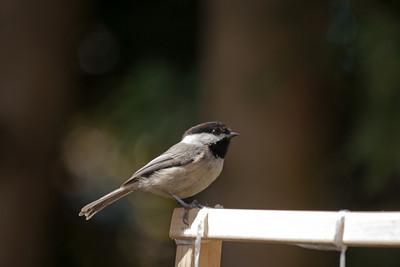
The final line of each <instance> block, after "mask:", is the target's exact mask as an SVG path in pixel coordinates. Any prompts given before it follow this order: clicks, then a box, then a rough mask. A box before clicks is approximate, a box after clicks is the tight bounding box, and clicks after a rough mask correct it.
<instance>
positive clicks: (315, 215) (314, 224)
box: [170, 208, 400, 267]
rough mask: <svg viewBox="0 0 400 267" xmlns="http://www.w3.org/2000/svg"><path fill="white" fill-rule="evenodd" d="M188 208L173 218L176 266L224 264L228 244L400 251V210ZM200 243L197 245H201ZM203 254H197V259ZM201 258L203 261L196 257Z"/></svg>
mask: <svg viewBox="0 0 400 267" xmlns="http://www.w3.org/2000/svg"><path fill="white" fill-rule="evenodd" d="M183 213H184V210H183V209H180V208H179V209H175V210H174V212H173V215H172V220H171V228H170V237H171V238H172V239H174V240H175V242H176V245H177V249H176V261H175V266H179V267H192V266H195V262H197V265H198V266H201V267H205V266H208V267H217V266H220V261H221V248H222V242H224V241H229V242H267V243H285V244H294V245H301V246H304V247H308V248H315V249H336V250H344V249H345V248H346V247H356V246H362V247H400V212H350V211H341V212H330V211H279V210H238V209H211V208H206V209H202V210H198V209H193V210H191V211H190V212H189V217H188V218H189V219H188V225H186V224H185V223H184V222H183V219H182V218H183ZM196 240H197V247H196ZM196 253H197V255H196ZM196 257H197V258H196Z"/></svg>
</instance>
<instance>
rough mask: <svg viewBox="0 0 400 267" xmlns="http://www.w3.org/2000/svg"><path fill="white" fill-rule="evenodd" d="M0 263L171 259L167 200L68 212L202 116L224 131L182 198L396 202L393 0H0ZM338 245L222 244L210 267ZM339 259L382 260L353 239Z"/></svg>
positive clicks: (161, 262)
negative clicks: (201, 184) (221, 154)
mask: <svg viewBox="0 0 400 267" xmlns="http://www.w3.org/2000/svg"><path fill="white" fill-rule="evenodd" d="M0 5H1V7H0V59H1V60H0V266H16V267H19V266H61V267H63V266H68V267H74V266H99V267H100V266H121V267H125V266H126V267H128V266H130V267H132V266H141V267H142V266H144V267H147V266H173V261H174V254H175V246H174V243H173V241H171V240H170V239H169V238H168V230H169V222H170V216H171V212H172V209H173V208H174V207H175V206H176V203H175V202H174V201H172V200H166V199H161V198H159V197H157V196H152V195H147V194H141V193H135V194H131V195H130V196H129V197H127V198H125V199H123V200H121V201H119V202H118V204H115V205H113V206H112V207H110V208H108V209H106V210H104V212H102V213H100V214H98V215H97V216H95V218H94V219H93V220H91V221H89V222H85V221H84V220H83V219H82V218H79V217H78V216H77V215H78V212H79V210H80V208H81V207H82V206H83V205H84V204H86V203H88V202H90V201H92V200H94V199H96V198H98V197H100V196H102V195H103V194H104V193H107V192H108V191H110V190H111V189H114V188H116V187H118V186H119V185H120V183H122V182H123V181H125V179H126V178H128V177H129V176H130V175H131V174H132V173H133V172H134V171H135V170H136V169H137V168H139V167H140V166H142V165H143V164H144V163H146V162H147V161H148V160H150V159H151V158H153V157H154V156H155V155H158V153H161V152H163V151H164V150H165V149H167V148H168V147H169V146H170V145H172V144H174V143H175V142H177V141H178V140H179V139H180V137H181V135H182V133H183V131H184V130H186V129H187V128H188V127H190V126H192V125H194V124H196V123H199V122H203V121H210V120H221V121H224V122H226V123H227V124H228V125H230V126H231V127H232V128H233V129H235V130H237V131H239V132H240V133H241V136H240V137H239V138H237V139H235V140H234V141H233V143H232V145H231V151H230V153H229V155H228V157H227V160H226V163H225V169H224V172H223V173H222V175H221V176H220V178H219V179H218V180H217V181H216V182H215V183H214V184H213V186H211V187H210V188H209V189H208V190H206V192H203V193H201V194H200V195H199V196H198V197H197V199H198V200H200V201H201V202H203V203H208V204H210V205H214V204H217V203H219V204H222V205H223V206H224V207H226V208H247V209H307V210H308V209H311V210H338V209H350V210H387V211H388V210H399V209H400V138H399V136H400V90H399V89H400V88H399V87H400V73H399V70H400V2H398V1H390V0H385V1H383V0H364V1H356V0H354V1H352V0H326V1H316V0H314V1H306V2H304V1H303V2H299V1H294V0H284V1H282V0H268V1H261V0H254V1H237V0H233V1H223V0H213V1H183V0H165V1H162V2H159V1H133V0H116V1H105V0H102V1H78V0H68V1H67V0H61V1H50V0H39V1H23V0H2V1H0ZM338 260H339V259H338V254H337V253H336V252H327V251H311V250H306V249H302V248H297V247H290V246H278V245H265V244H237V243H235V244H231V243H225V244H224V247H223V259H222V266H233V267H236V266H267V265H268V266H271V267H274V266H276V267H278V266H280V267H289V266H337V265H338ZM347 261H348V265H349V266H399V264H400V257H399V256H398V251H397V250H395V249H353V248H351V249H350V250H349V251H348V260H347Z"/></svg>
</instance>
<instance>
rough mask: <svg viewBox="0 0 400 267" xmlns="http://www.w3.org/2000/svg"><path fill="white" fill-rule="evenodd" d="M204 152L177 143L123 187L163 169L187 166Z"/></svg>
mask: <svg viewBox="0 0 400 267" xmlns="http://www.w3.org/2000/svg"><path fill="white" fill-rule="evenodd" d="M202 152H203V149H202V147H199V146H195V145H190V144H184V143H177V144H175V145H174V146H172V147H171V148H170V149H168V150H167V151H165V152H164V153H163V154H161V155H160V156H158V157H157V158H155V159H153V160H152V161H150V162H149V163H147V164H146V165H145V166H143V167H142V168H140V169H139V170H138V171H136V172H135V173H134V174H133V175H132V177H131V178H129V179H128V180H127V181H126V182H125V183H123V184H122V186H124V185H128V184H131V183H134V182H136V181H137V180H138V178H139V177H140V178H147V177H149V176H150V175H151V174H153V173H154V172H156V171H159V170H161V169H166V168H172V167H179V166H185V165H187V164H189V163H191V162H193V161H194V160H196V158H198V156H199V155H200V154H201V153H202Z"/></svg>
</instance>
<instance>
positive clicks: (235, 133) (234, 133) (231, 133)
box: [228, 132, 239, 138]
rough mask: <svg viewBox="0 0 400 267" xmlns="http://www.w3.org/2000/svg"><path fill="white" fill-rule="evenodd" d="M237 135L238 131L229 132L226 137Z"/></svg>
mask: <svg viewBox="0 0 400 267" xmlns="http://www.w3.org/2000/svg"><path fill="white" fill-rule="evenodd" d="M238 135H239V133H237V132H230V134H228V137H229V138H232V137H235V136H238Z"/></svg>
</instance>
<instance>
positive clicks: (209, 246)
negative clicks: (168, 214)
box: [170, 209, 222, 267]
mask: <svg viewBox="0 0 400 267" xmlns="http://www.w3.org/2000/svg"><path fill="white" fill-rule="evenodd" d="M183 212H184V210H183V209H175V210H174V213H173V215H172V220H171V228H170V237H171V238H173V239H175V242H176V257H175V266H176V267H194V260H195V259H194V257H195V255H194V253H195V239H194V238H192V239H180V238H179V236H181V233H183V232H185V231H188V230H193V227H197V225H193V222H194V221H195V219H196V216H197V214H198V212H199V210H198V209H193V210H191V211H190V212H189V217H188V223H189V225H186V224H184V223H183ZM204 224H205V231H204V236H205V237H206V236H207V228H208V227H207V225H208V223H207V217H206V218H205V221H204ZM221 249H222V241H220V240H202V241H201V248H200V257H199V267H219V266H220V262H221Z"/></svg>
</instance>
